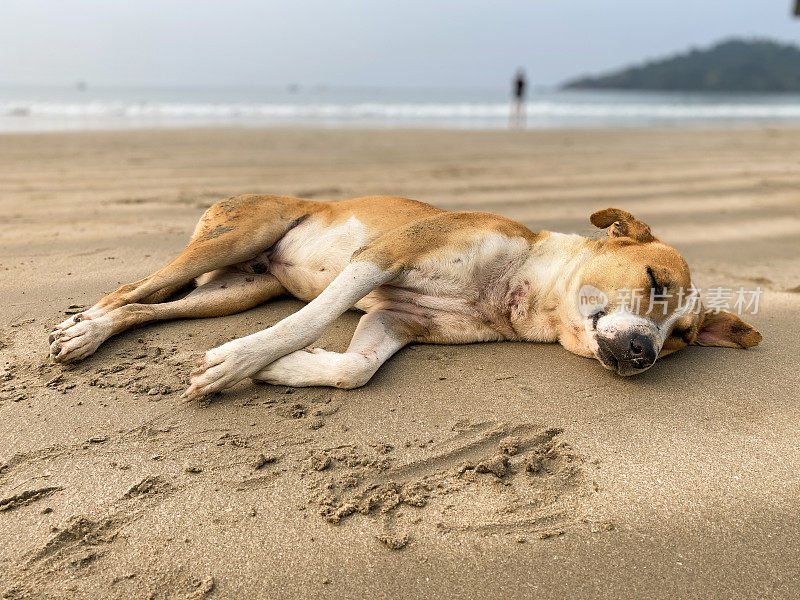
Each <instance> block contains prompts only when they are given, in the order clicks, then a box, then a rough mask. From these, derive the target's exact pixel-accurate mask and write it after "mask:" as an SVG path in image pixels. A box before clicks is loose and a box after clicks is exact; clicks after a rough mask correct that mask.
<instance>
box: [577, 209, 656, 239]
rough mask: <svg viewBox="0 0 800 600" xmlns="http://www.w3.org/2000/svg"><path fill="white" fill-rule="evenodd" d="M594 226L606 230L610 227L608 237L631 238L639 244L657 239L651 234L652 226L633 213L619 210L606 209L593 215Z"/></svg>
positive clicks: (591, 218)
mask: <svg viewBox="0 0 800 600" xmlns="http://www.w3.org/2000/svg"><path fill="white" fill-rule="evenodd" d="M589 220H590V221H591V222H592V225H594V226H595V227H599V228H600V229H605V228H606V227H608V237H610V238H617V237H629V238H631V239H634V240H636V241H637V242H642V243H646V242H652V241H655V239H656V238H655V237H653V234H652V233H650V226H649V225H647V223H643V222H642V221H640V220H639V219H637V218H636V217H634V216H633V215H632V214H631V213H629V212H626V211H624V210H620V209H619V208H606V209H604V210H598V211H597V212H596V213H592V216H591V217H589Z"/></svg>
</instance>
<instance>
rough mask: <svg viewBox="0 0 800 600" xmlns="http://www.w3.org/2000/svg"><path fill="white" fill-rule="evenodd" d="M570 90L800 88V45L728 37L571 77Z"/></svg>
mask: <svg viewBox="0 0 800 600" xmlns="http://www.w3.org/2000/svg"><path fill="white" fill-rule="evenodd" d="M562 87H563V88H565V89H580V88H588V89H626V90H684V91H704V92H705V91H709V92H710V91H725V92H796V91H800V48H798V47H797V46H793V45H791V44H780V43H777V42H772V41H769V40H739V39H732V40H726V41H723V42H720V43H718V44H716V45H715V46H712V47H711V48H707V49H702V50H691V51H689V52H687V53H685V54H678V55H675V56H671V57H668V58H663V59H659V60H654V61H650V62H647V63H644V64H642V65H639V66H634V67H629V68H627V69H622V70H619V71H615V72H612V73H608V74H605V75H599V76H596V77H582V78H580V79H575V80H573V81H568V82H567V83H565V84H564V85H563V86H562Z"/></svg>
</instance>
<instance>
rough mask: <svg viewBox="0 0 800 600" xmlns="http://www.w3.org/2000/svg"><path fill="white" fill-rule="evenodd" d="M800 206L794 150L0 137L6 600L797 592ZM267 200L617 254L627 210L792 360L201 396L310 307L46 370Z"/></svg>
mask: <svg viewBox="0 0 800 600" xmlns="http://www.w3.org/2000/svg"><path fill="white" fill-rule="evenodd" d="M799 190H800V130H797V129H764V128H752V129H742V130H722V129H711V130H700V129H696V130H633V129H631V130H563V131H536V132H534V131H530V132H497V131H494V132H492V131H485V132H469V131H388V130H385V131H382V130H374V131H355V130H350V131H337V130H280V129H275V130H227V129H206V130H200V129H198V130H160V131H128V132H124V131H120V132H92V133H50V134H29V135H12V134H6V135H0V210H2V215H3V222H4V227H3V228H2V229H0V595H1V596H2V597H4V598H13V599H18V598H19V599H21V598H70V599H76V598H120V599H131V598H136V599H145V598H152V599H159V600H160V599H173V598H181V599H183V598H186V599H195V600H198V599H201V598H291V599H300V598H337V599H338V598H394V599H398V598H409V599H411V598H445V599H455V598H476V597H484V598H559V599H561V598H570V599H578V598H603V597H615V598H638V599H643V598H688V597H703V598H791V597H798V595H800V560H798V556H800V527H798V524H797V515H798V512H800V429H799V428H798V423H800V401H799V400H800V397H799V395H798V391H797V390H798V386H799V385H800V377H799V376H798V358H797V357H798V355H800V342H798V339H800V319H798V315H799V314H800V312H799V310H800V261H798V251H799V250H800V191H799ZM251 192H254V193H278V194H288V195H293V196H299V197H304V198H313V199H315V200H340V199H345V198H350V197H356V196H363V195H372V194H392V195H402V196H408V197H411V198H416V199H419V200H423V201H426V202H430V203H432V204H435V205H437V206H439V207H442V208H446V209H458V210H483V211H491V212H496V213H500V214H502V215H505V216H508V217H511V218H514V219H517V220H519V221H521V222H522V223H524V224H525V225H527V226H528V227H530V228H531V229H533V230H535V231H537V230H541V229H550V230H553V231H563V232H575V233H580V234H583V235H591V236H600V235H601V234H602V232H598V231H597V230H595V229H594V228H593V227H592V226H591V225H590V223H589V221H588V216H589V214H590V213H591V212H592V211H595V210H598V209H601V208H606V207H608V206H615V207H619V208H623V209H625V210H628V211H630V212H632V213H634V214H635V215H636V216H637V217H639V218H641V219H643V220H644V221H646V222H647V223H648V224H649V225H650V226H651V227H652V230H653V232H654V233H655V234H656V235H658V236H659V237H660V238H662V239H663V240H665V241H666V242H668V243H670V244H672V245H674V246H675V247H676V248H677V249H678V250H680V251H681V252H682V253H683V255H684V256H685V257H686V258H687V260H688V262H689V264H690V266H691V268H692V273H693V278H694V280H695V283H696V284H697V285H698V286H699V287H701V288H703V289H705V288H709V287H712V286H724V287H732V288H735V287H738V286H744V287H745V288H748V289H752V288H755V287H756V286H759V287H760V288H761V289H762V290H763V295H762V296H761V300H760V304H761V306H760V310H759V312H758V314H756V315H752V316H750V315H748V316H747V317H746V320H748V321H749V322H751V323H752V324H753V325H754V326H756V327H757V328H758V329H759V330H760V332H761V333H762V334H763V337H764V341H763V343H762V344H761V346H759V347H758V348H754V349H751V350H748V351H734V350H727V349H710V348H698V347H692V348H688V349H686V350H683V351H681V352H680V353H678V354H676V355H675V356H672V357H669V358H667V359H664V360H662V361H659V362H658V363H657V364H656V365H655V366H654V367H653V368H652V369H651V370H649V371H647V372H646V373H644V374H642V375H639V376H636V377H634V378H619V377H616V376H614V375H612V374H610V373H609V372H608V371H605V370H603V369H602V367H601V365H600V364H599V363H598V362H597V361H593V360H587V359H582V358H579V357H577V356H574V355H571V354H569V353H567V352H566V350H564V349H563V348H561V347H560V346H558V345H534V344H512V343H501V344H481V345H471V346H426V345H415V346H411V347H408V348H406V349H404V350H402V351H401V352H400V353H399V354H398V355H397V356H396V357H394V358H393V359H392V360H390V361H389V362H388V363H387V364H386V365H384V366H383V367H382V368H381V369H380V371H379V372H378V373H377V374H376V375H375V377H374V378H373V379H372V380H371V381H370V382H369V383H368V384H367V385H366V386H365V387H363V388H360V389H357V390H352V391H344V390H334V389H326V388H306V389H291V388H285V387H274V386H269V385H253V384H250V383H247V384H241V385H239V386H236V387H235V388H233V389H231V390H229V391H227V392H225V393H224V394H222V395H219V396H217V397H214V398H212V399H211V400H210V401H208V402H204V403H198V402H192V403H184V402H183V401H181V400H180V399H179V395H180V393H181V392H182V391H183V389H185V387H186V383H187V381H188V372H189V370H190V368H191V366H192V365H193V364H194V363H195V361H196V360H197V359H198V358H199V357H200V356H201V355H202V353H203V352H204V351H205V350H207V349H209V348H212V347H214V346H217V345H219V344H221V343H223V342H225V341H227V340H229V339H232V338H235V337H240V336H243V335H247V334H249V333H252V332H254V331H257V330H259V329H263V328H265V327H267V326H269V325H271V324H273V323H275V322H276V321H278V320H279V319H280V318H282V317H283V316H285V315H287V314H289V313H291V312H292V311H294V310H297V308H298V307H299V306H301V304H300V303H299V302H297V301H294V300H290V299H280V300H277V301H274V302H271V303H269V304H267V305H263V306H261V307H258V308H255V309H252V310H250V311H247V312H245V313H242V314H238V315H233V316H229V317H224V318H217V319H201V320H192V321H175V322H169V323H164V324H158V325H153V326H148V327H144V328H140V329H137V330H134V331H130V332H127V333H124V334H122V335H120V336H118V337H116V338H113V339H111V340H109V341H108V342H107V343H106V344H104V345H103V346H102V347H101V348H100V349H99V351H98V352H97V353H96V354H95V355H94V356H92V357H90V358H88V359H87V360H85V361H83V362H81V363H78V364H77V365H75V366H71V367H66V368H65V367H62V366H60V365H56V364H53V363H52V362H51V361H50V360H49V358H48V355H47V349H48V345H47V334H48V332H49V331H50V330H51V328H52V326H53V325H54V324H55V323H57V322H59V321H61V320H63V319H64V318H65V316H64V315H65V311H70V310H72V311H76V310H80V307H83V306H89V305H91V304H93V303H94V302H95V301H96V300H97V299H99V298H100V297H101V296H102V295H104V294H105V293H108V292H110V291H112V290H113V289H115V288H116V287H117V286H118V285H119V284H121V283H126V282H129V281H135V280H138V279H140V278H142V277H144V276H146V275H148V274H149V273H151V272H152V271H154V270H156V269H157V268H158V267H160V266H162V265H163V264H164V263H166V262H167V261H168V260H170V259H171V258H172V257H173V256H175V255H176V254H177V253H178V252H179V251H180V250H182V248H183V247H184V245H185V244H186V242H187V240H188V237H189V235H190V233H191V231H192V229H193V227H194V225H195V223H196V222H197V219H198V218H199V216H200V215H201V214H202V212H203V210H204V209H205V208H206V207H208V206H209V205H211V204H212V203H214V202H216V201H218V200H221V199H223V198H226V197H228V196H232V195H235V194H241V193H251ZM70 307H71V308H70ZM67 314H68V313H67ZM357 319H358V314H356V313H352V314H351V313H348V314H346V315H345V316H344V317H343V318H341V319H340V320H339V321H337V322H336V324H335V325H334V326H333V327H332V328H331V329H330V330H329V331H328V332H327V333H326V335H325V337H324V338H323V340H322V345H323V346H324V347H326V348H329V349H338V350H341V349H343V348H344V347H345V346H346V344H347V341H348V340H349V338H350V336H351V335H352V332H353V329H354V327H355V324H356V321H357Z"/></svg>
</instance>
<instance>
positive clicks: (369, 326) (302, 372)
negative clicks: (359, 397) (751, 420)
mask: <svg viewBox="0 0 800 600" xmlns="http://www.w3.org/2000/svg"><path fill="white" fill-rule="evenodd" d="M410 340H411V337H410V336H409V335H407V331H406V328H405V327H403V324H402V321H401V320H400V319H399V318H398V317H397V316H396V315H394V314H393V313H392V312H391V311H383V310H378V311H375V312H370V313H367V314H365V315H364V316H363V317H361V320H360V321H359V322H358V327H357V328H356V332H355V334H354V335H353V340H352V341H351V342H350V346H349V347H348V348H347V352H342V353H340V352H328V351H327V350H322V349H321V348H310V349H306V350H297V351H295V352H292V353H291V354H287V355H286V356H284V357H282V358H279V359H278V360H276V361H275V362H274V363H272V364H270V365H268V366H267V367H266V368H264V369H262V370H261V371H259V372H258V373H256V374H255V375H253V377H252V379H253V380H254V381H262V382H265V383H272V384H274V385H291V386H295V387H307V386H316V385H322V386H331V387H338V388H344V389H352V388H357V387H360V386H362V385H364V384H365V383H367V381H369V379H370V378H371V377H372V376H373V375H374V374H375V371H377V370H378V369H379V368H380V366H381V365H382V364H383V363H385V362H386V361H387V360H389V358H391V356H392V355H393V354H394V353H395V352H397V351H398V350H400V348H402V347H403V346H405V345H406V344H407V343H408V342H409V341H410Z"/></svg>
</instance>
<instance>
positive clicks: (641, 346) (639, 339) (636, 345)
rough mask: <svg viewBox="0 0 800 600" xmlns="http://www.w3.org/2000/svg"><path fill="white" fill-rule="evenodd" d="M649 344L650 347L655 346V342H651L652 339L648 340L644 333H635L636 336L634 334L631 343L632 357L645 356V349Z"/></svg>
mask: <svg viewBox="0 0 800 600" xmlns="http://www.w3.org/2000/svg"><path fill="white" fill-rule="evenodd" d="M648 345H649V346H650V347H652V346H653V344H652V343H650V340H648V339H647V338H646V337H644V336H643V335H635V336H633V339H631V343H630V354H631V358H642V357H644V355H645V349H646V348H647V347H648Z"/></svg>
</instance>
